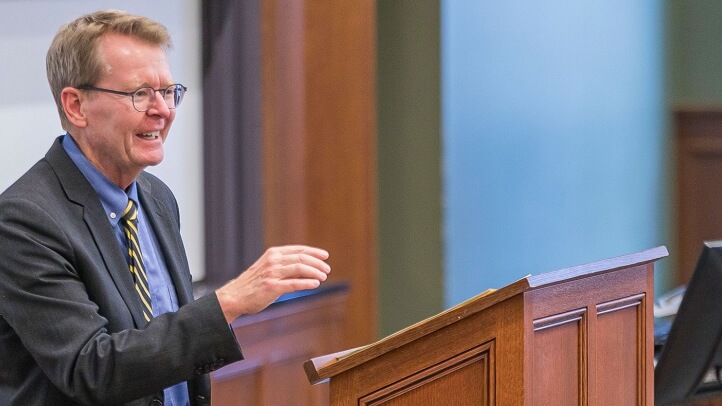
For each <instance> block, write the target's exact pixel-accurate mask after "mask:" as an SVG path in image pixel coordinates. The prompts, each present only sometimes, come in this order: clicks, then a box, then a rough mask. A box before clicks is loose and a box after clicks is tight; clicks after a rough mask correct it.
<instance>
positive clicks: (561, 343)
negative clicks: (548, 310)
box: [532, 308, 587, 406]
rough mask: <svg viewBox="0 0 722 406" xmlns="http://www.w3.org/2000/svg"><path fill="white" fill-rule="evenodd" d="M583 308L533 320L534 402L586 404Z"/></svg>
mask: <svg viewBox="0 0 722 406" xmlns="http://www.w3.org/2000/svg"><path fill="white" fill-rule="evenodd" d="M586 319H587V311H586V308H584V309H579V310H576V311H572V312H567V313H563V314H559V315H554V316H550V317H545V318H542V319H537V320H534V348H535V351H534V360H533V372H532V373H533V379H532V382H533V384H532V385H533V386H532V394H533V404H534V405H535V406H546V405H558V406H564V405H569V406H577V405H584V404H586V400H585V398H584V396H583V395H584V393H585V390H584V387H585V384H586V376H585V374H586V367H585V362H586V360H585V357H584V354H585V353H586V349H585V348H584V345H585V344H584V343H585V342H586V340H585V336H586V327H585V326H586V325H587V323H586Z"/></svg>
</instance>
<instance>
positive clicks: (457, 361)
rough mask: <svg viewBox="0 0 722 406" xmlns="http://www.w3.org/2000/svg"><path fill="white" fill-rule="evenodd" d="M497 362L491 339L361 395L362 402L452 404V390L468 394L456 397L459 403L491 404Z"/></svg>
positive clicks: (365, 405)
mask: <svg viewBox="0 0 722 406" xmlns="http://www.w3.org/2000/svg"><path fill="white" fill-rule="evenodd" d="M493 366H494V342H491V343H487V344H484V345H480V346H478V347H476V348H473V349H471V350H469V351H466V352H465V353H462V354H459V355H457V356H455V357H453V358H450V359H448V360H446V361H444V362H442V363H440V364H438V365H434V366H433V367H431V368H428V369H426V370H424V371H420V372H418V373H416V374H413V375H411V376H409V377H408V378H406V379H402V380H400V381H398V382H396V383H394V384H392V385H390V386H388V387H386V388H383V389H381V390H378V391H376V392H374V393H372V394H370V395H368V396H364V397H363V398H361V399H359V405H362V406H379V405H384V406H418V405H444V404H449V403H448V402H449V401H450V399H449V395H448V394H449V391H451V393H464V394H466V395H467V396H465V397H464V398H463V400H455V401H454V405H455V406H467V405H468V406H478V405H491V404H492V403H491V402H492V399H493V397H494V395H493V389H494V384H493V376H494V371H493Z"/></svg>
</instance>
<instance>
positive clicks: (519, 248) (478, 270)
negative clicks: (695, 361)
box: [441, 0, 669, 305]
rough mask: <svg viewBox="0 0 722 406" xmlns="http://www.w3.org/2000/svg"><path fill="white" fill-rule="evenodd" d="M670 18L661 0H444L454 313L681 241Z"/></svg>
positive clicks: (447, 217) (448, 252)
mask: <svg viewBox="0 0 722 406" xmlns="http://www.w3.org/2000/svg"><path fill="white" fill-rule="evenodd" d="M664 19H665V14H664V8H663V4H662V3H660V2H659V1H651V0H646V1H631V2H630V1H626V0H615V1H601V2H586V1H582V2H578V1H568V0H550V1H545V2H534V1H523V0H506V1H491V2H487V1H474V0H468V1H465V0H447V1H442V2H441V38H442V40H441V56H442V58H441V61H442V62H441V66H442V70H441V72H442V73H441V83H442V97H441V100H442V123H443V125H442V137H441V138H442V168H443V169H442V171H443V187H442V189H443V202H444V212H443V218H444V221H443V224H444V226H443V229H444V232H443V235H444V244H445V270H446V272H445V282H446V288H445V298H446V304H447V305H452V304H455V303H458V302H460V301H463V300H465V299H468V298H469V297H471V296H473V295H474V294H476V293H479V292H481V291H482V290H484V289H486V288H489V287H500V286H503V285H506V284H508V283H510V282H512V281H513V280H515V279H518V278H520V277H523V276H524V275H526V274H538V273H541V272H546V271H551V270H555V269H560V268H564V267H567V266H572V265H578V264H582V263H587V262H592V261H595V260H600V259H604V258H607V257H611V256H617V255H623V254H627V253H632V252H636V251H639V250H643V249H647V248H651V247H654V246H657V245H667V244H668V240H669V237H668V234H669V232H668V230H669V221H668V218H669V216H668V208H667V206H668V205H667V200H668V198H669V190H668V185H667V181H666V179H667V176H666V162H667V160H668V156H667V150H668V148H667V144H668V135H667V130H666V117H667V109H666V101H665V94H664V79H665V64H664V23H665V21H664ZM661 265H662V268H663V267H664V264H661ZM657 283H658V284H665V283H666V280H665V275H664V272H658V273H657Z"/></svg>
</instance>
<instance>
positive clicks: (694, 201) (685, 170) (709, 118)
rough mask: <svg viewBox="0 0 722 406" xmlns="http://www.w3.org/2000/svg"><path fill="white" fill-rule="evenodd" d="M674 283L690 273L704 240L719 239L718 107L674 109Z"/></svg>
mask: <svg viewBox="0 0 722 406" xmlns="http://www.w3.org/2000/svg"><path fill="white" fill-rule="evenodd" d="M675 124H676V139H675V141H676V164H677V209H676V214H677V233H676V235H677V245H678V260H677V278H676V280H675V282H676V283H677V284H685V283H687V282H688V281H689V278H690V277H691V276H692V272H693V270H694V266H695V264H696V262H697V257H698V256H699V254H700V252H701V251H702V243H703V242H704V241H706V240H718V239H722V210H720V207H722V110H679V111H676V112H675Z"/></svg>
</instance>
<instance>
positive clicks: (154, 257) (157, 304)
mask: <svg viewBox="0 0 722 406" xmlns="http://www.w3.org/2000/svg"><path fill="white" fill-rule="evenodd" d="M62 144H63V148H64V149H65V151H66V152H67V153H68V155H69V156H70V159H72V160H73V162H74V163H75V165H77V167H78V169H80V172H82V173H83V175H85V178H86V179H88V182H90V184H91V186H92V187H93V189H95V192H96V193H97V194H98V197H99V198H100V203H101V204H102V205H103V208H104V209H105V213H106V215H107V217H108V221H109V222H110V224H111V225H112V226H113V230H114V231H115V235H116V238H117V239H118V243H119V244H120V247H121V250H122V251H123V253H124V254H125V256H126V259H128V261H130V258H129V257H128V250H127V243H126V237H125V234H124V233H123V227H122V226H121V225H119V222H120V218H121V215H122V213H123V210H124V209H125V206H126V205H127V204H128V199H129V198H130V199H133V200H134V201H135V202H136V203H137V205H138V237H139V239H140V250H141V252H142V254H143V265H144V266H145V270H146V273H147V275H148V285H149V289H150V297H151V301H152V306H153V316H154V317H158V316H159V315H161V314H163V313H168V312H174V311H176V310H178V297H177V296H176V291H175V286H174V285H173V280H172V279H171V277H170V274H169V273H168V268H167V267H166V265H165V261H164V259H163V256H162V252H161V250H160V246H159V244H158V239H157V237H156V235H155V232H154V231H153V228H152V227H151V226H150V223H149V222H148V219H147V217H146V216H145V213H144V211H143V207H142V206H141V204H140V201H139V200H138V188H137V185H136V182H135V181H134V182H133V183H132V184H131V185H130V186H129V187H128V189H127V190H122V189H121V188H119V187H118V186H117V185H116V184H114V183H113V182H111V181H110V180H109V179H108V178H107V177H106V176H105V175H103V173H102V172H100V171H99V170H98V169H97V168H96V167H95V166H93V164H92V163H90V161H88V159H87V158H86V157H85V155H83V153H82V151H80V149H79V148H78V146H77V144H76V143H75V141H74V140H73V138H72V137H71V136H70V134H66V135H65V136H64V137H63V139H62ZM129 272H130V271H129ZM163 392H164V397H165V404H166V405H169V406H186V405H188V404H189V399H188V388H187V384H186V382H182V383H179V384H177V385H175V386H171V387H170V388H166V389H165V390H164V391H163Z"/></svg>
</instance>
